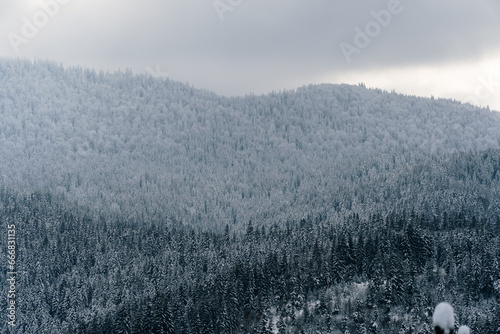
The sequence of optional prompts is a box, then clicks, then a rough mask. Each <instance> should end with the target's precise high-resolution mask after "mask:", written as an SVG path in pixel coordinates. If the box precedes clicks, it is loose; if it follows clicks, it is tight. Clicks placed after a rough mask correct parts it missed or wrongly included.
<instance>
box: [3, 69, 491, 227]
mask: <svg viewBox="0 0 500 334" xmlns="http://www.w3.org/2000/svg"><path fill="white" fill-rule="evenodd" d="M0 119H1V121H0V170H1V174H0V175H1V176H2V178H3V182H4V183H5V184H6V185H8V186H12V187H14V188H16V189H41V190H47V189H48V190H49V191H51V192H53V193H54V194H59V195H64V196H67V198H69V199H70V200H76V201H78V203H79V204H83V205H87V206H92V207H94V208H97V209H104V210H113V211H115V212H117V213H123V214H125V215H128V216H137V217H140V216H141V215H146V216H153V215H156V216H158V217H161V219H163V218H165V217H167V219H168V220H169V221H176V220H181V221H183V222H187V223H193V224H196V226H200V227H201V226H203V227H206V228H213V227H218V228H219V229H222V228H223V227H224V226H225V225H226V224H228V223H229V224H239V225H240V226H241V224H245V223H246V222H248V221H249V220H254V221H259V222H262V223H265V224H267V225H268V226H269V225H271V224H273V223H277V222H286V221H287V220H290V219H291V220H300V219H302V218H306V217H307V216H316V217H317V216H328V217H332V218H333V217H341V216H342V215H344V214H346V212H350V211H355V212H357V213H359V214H362V215H363V214H364V213H367V212H369V213H376V212H379V210H381V209H382V210H385V207H387V204H388V201H390V203H391V204H390V205H391V206H397V207H400V208H406V209H407V210H411V209H413V208H415V207H414V205H417V206H418V208H417V209H418V210H420V209H425V208H426V207H427V206H431V207H434V206H435V205H438V204H439V203H442V197H443V194H445V193H457V196H458V201H460V203H464V201H468V199H466V198H467V197H468V196H472V197H471V198H470V199H471V200H472V201H474V203H476V202H477V201H478V200H479V201H482V198H486V201H485V202H484V203H487V202H488V201H489V204H490V205H489V206H488V205H486V208H489V207H492V208H495V207H498V205H494V204H495V202H494V201H496V200H497V199H496V198H498V197H496V198H495V199H494V198H493V197H491V196H490V195H493V194H494V193H492V192H490V190H488V189H489V188H488V187H489V183H490V182H496V180H497V177H498V175H497V173H496V172H495V173H493V174H491V175H490V176H493V178H491V179H488V180H486V184H482V185H481V186H477V187H476V183H475V181H474V175H451V178H452V179H453V178H455V177H458V180H454V181H452V180H448V179H447V177H448V175H446V174H443V172H444V171H443V170H442V169H436V168H434V167H435V166H437V165H439V164H440V161H439V160H440V159H441V158H442V157H444V156H445V155H448V154H451V153H456V152H466V151H471V152H479V151H482V150H486V149H488V148H499V147H500V131H499V129H500V114H499V113H496V112H491V111H489V110H485V109H477V108H474V107H472V106H469V105H462V104H460V103H457V102H454V101H450V100H436V99H424V98H417V97H411V96H404V95H398V94H395V93H388V92H383V91H380V90H373V89H366V88H365V87H363V86H362V85H360V86H348V85H320V86H309V87H302V88H299V89H297V90H296V91H286V92H280V93H273V94H269V95H265V96H245V97H235V98H225V97H220V96H216V95H215V94H212V93H209V92H206V91H201V90H196V89H194V88H192V87H189V86H187V85H185V84H181V83H177V82H172V81H170V80H168V79H167V80H165V79H161V80H160V79H155V78H153V77H148V76H134V75H132V74H131V73H128V72H126V73H114V74H107V73H102V72H101V73H96V72H94V71H92V70H89V69H81V68H70V69H64V68H63V67H61V66H59V65H57V64H54V63H50V62H37V63H35V64H33V63H31V62H29V61H20V60H1V61H0ZM457 157H459V158H457ZM460 158H464V159H468V157H467V156H456V157H455V158H448V157H444V159H445V161H448V160H447V159H460ZM469 162H470V163H474V161H469ZM466 163H467V161H457V164H462V165H463V164H466ZM411 166H416V167H415V168H416V169H412V168H413V167H411ZM433 166H434V167H433ZM447 166H448V167H446V168H449V167H451V166H450V164H449V163H447ZM419 168H420V169H421V170H422V171H424V172H425V173H427V174H429V173H432V175H428V176H429V177H431V178H439V179H440V183H439V184H438V185H436V184H432V186H430V185H429V184H427V185H426V184H425V182H424V183H423V184H419V182H420V181H419V175H418V173H419V172H418V171H419V170H418V169H419ZM494 168H496V167H494ZM434 173H436V174H435V175H434ZM452 174H453V173H452ZM405 178H406V179H405ZM469 179H470V181H471V182H473V183H474V191H473V192H472V193H468V194H465V193H463V192H464V191H466V192H469V190H470V188H468V185H469V184H465V183H463V182H465V181H466V180H469ZM414 186H417V188H415V187H414ZM464 187H465V188H464ZM393 188H397V189H396V191H394V189H393ZM416 189H418V190H419V192H418V193H416V192H415V191H416ZM464 189H465V190H464ZM484 192H486V193H487V194H483V193H484ZM488 196H489V197H488ZM417 197H418V198H417ZM415 198H417V201H418V202H417V203H414V202H413V200H414V199H415ZM427 199H428V200H429V201H430V203H427V204H426V203H423V202H424V201H426V200H427ZM468 203H469V204H470V203H471V202H468ZM473 206H474V207H476V206H475V205H473ZM438 209H442V208H436V213H439V210H438ZM479 214H484V212H481V213H479Z"/></svg>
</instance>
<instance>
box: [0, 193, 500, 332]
mask: <svg viewBox="0 0 500 334" xmlns="http://www.w3.org/2000/svg"><path fill="white" fill-rule="evenodd" d="M0 196H1V201H0V203H1V205H0V217H1V218H0V219H1V224H2V226H5V225H6V224H16V226H17V233H18V236H17V243H18V259H17V263H18V268H17V271H18V272H19V275H18V287H17V290H18V299H17V302H18V314H17V316H18V326H17V327H16V328H15V330H12V329H9V328H7V325H6V324H5V323H4V324H2V326H4V327H3V328H2V332H3V333H8V332H9V330H10V332H11V333H273V332H276V331H278V332H279V333H346V332H350V333H368V332H369V333H399V332H401V333H408V332H411V333H429V332H430V330H431V329H430V327H429V325H430V317H431V315H432V310H433V307H434V306H435V305H436V304H437V303H438V302H440V301H442V300H447V301H449V302H450V303H452V304H453V305H454V307H455V310H456V313H457V317H458V321H457V323H461V324H468V325H469V326H470V327H471V328H472V330H473V332H475V333H497V332H498V328H499V326H500V322H499V319H500V308H499V305H500V304H499V302H500V268H499V259H500V246H499V245H500V240H499V239H500V219H499V218H498V217H497V218H496V219H478V218H476V217H475V216H471V215H469V214H468V213H467V212H461V213H459V214H446V213H443V214H442V215H440V216H432V217H429V216H426V215H417V214H414V213H411V212H409V213H403V214H389V215H386V216H379V215H373V216H371V217H370V218H369V219H366V220H365V219H360V218H359V217H358V216H357V215H351V216H348V217H345V219H344V220H343V221H342V222H341V223H332V222H329V221H328V220H327V219H324V218H323V217H317V218H310V219H304V220H301V221H299V222H289V223H288V224H286V226H281V227H280V226H276V225H274V226H271V227H266V226H264V225H262V226H261V225H260V224H259V223H258V222H247V223H245V224H246V230H245V231H244V232H237V231H236V230H234V231H233V230H232V228H231V227H229V226H228V227H227V228H226V229H225V231H224V232H222V233H215V232H206V231H198V230H196V229H194V228H193V227H190V226H185V225H183V224H182V223H181V222H175V223H172V224H159V223H156V222H148V221H147V220H145V221H136V220H134V219H126V218H120V217H119V216H118V215H115V214H101V213H95V212H93V211H89V210H84V209H81V208H80V209H78V208H76V207H72V206H71V205H68V204H64V203H62V202H61V201H60V200H58V199H56V198H54V197H53V196H51V195H50V194H40V193H29V194H25V195H22V196H21V195H18V194H14V193H13V192H10V191H8V190H6V189H1V191H0ZM1 248H2V250H5V249H6V239H5V238H2V240H1ZM0 275H1V276H2V281H4V278H5V277H4V276H5V272H3V271H2V273H1V274H0ZM5 307H6V306H5V303H2V304H1V308H2V309H1V311H2V313H4V312H5ZM4 314H5V313H4Z"/></svg>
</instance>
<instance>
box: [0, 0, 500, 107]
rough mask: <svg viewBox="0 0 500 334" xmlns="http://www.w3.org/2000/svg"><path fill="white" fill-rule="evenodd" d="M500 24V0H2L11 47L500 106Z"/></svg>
mask: <svg viewBox="0 0 500 334" xmlns="http://www.w3.org/2000/svg"><path fill="white" fill-rule="evenodd" d="M43 3H45V4H49V5H46V6H42V5H41V4H43ZM50 3H52V5H50ZM54 3H56V4H57V6H54ZM43 7H45V10H44V9H43ZM57 7H59V8H57ZM47 13H48V14H47ZM499 31H500V1H498V0H481V1H471V0H439V1H435V0H413V1H412V0H400V1H398V0H359V1H356V0H301V1H299V0H217V1H214V0H141V1H139V0H114V1H111V0H41V1H40V0H2V1H1V2H0V55H1V56H4V57H29V58H39V59H50V60H55V61H58V62H61V63H63V64H64V65H82V66H86V67H93V68H96V69H106V70H110V71H114V70H117V69H122V70H123V69H125V68H130V69H132V70H133V71H134V72H135V73H145V72H150V73H151V74H153V75H160V76H165V75H168V76H169V77H170V78H171V79H174V80H179V81H183V82H189V83H191V84H193V85H194V86H195V87H199V88H208V89H210V90H213V91H215V92H217V93H220V94H224V95H235V94H246V93H255V94H260V93H267V92H270V91H272V90H282V89H292V88H296V87H299V86H302V85H306V84H310V83H324V82H328V83H343V82H346V83H352V84H357V83H359V82H364V83H365V84H366V85H367V86H369V87H379V88H383V89H387V90H392V89H395V90H396V91H398V92H402V93H407V94H415V95H421V96H430V95H434V96H436V97H449V98H455V99H458V100H461V101H470V102H472V103H474V104H480V105H483V106H486V105H490V107H491V108H493V109H496V110H500V34H499V33H498V32H499Z"/></svg>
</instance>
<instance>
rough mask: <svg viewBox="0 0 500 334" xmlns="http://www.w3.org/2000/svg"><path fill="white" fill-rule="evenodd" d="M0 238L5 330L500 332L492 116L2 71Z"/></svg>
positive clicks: (497, 134)
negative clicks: (11, 320)
mask: <svg viewBox="0 0 500 334" xmlns="http://www.w3.org/2000/svg"><path fill="white" fill-rule="evenodd" d="M0 224H1V225H2V231H7V229H8V226H12V225H15V230H16V259H15V263H16V270H17V273H18V274H17V281H16V284H17V285H16V303H17V304H16V317H17V326H16V327H11V326H9V325H8V324H7V322H3V323H2V325H1V326H2V327H1V329H0V331H1V332H2V333H50V334H52V333H103V334H104V333H179V334H184V333H185V334H188V333H192V334H195V333H207V334H209V333H214V334H215V333H217V334H219V333H220V334H222V333H245V334H246V333H306V334H309V333H314V334H316V333H430V332H431V330H432V329H431V317H432V312H433V310H434V307H435V305H436V304H437V303H439V302H441V301H448V302H449V303H451V304H452V305H453V307H454V308H455V312H456V316H457V326H458V325H460V324H467V325H468V326H469V327H470V328H471V329H472V333H499V332H500V306H499V305H500V266H499V262H500V240H499V239H500V114H499V113H497V112H494V111H491V110H489V109H488V108H476V107H473V106H471V105H468V104H461V103H458V102H456V101H452V100H444V99H434V98H431V99H427V98H419V97H415V96H406V95H401V94H396V93H394V92H392V93H390V92H386V91H382V90H378V89H367V88H366V87H365V86H364V85H358V86H349V85H315V86H307V87H301V88H298V89H296V90H293V91H283V92H273V93H270V94H267V95H262V96H255V95H248V96H244V97H222V96H217V95H216V94H213V93H211V92H208V91H204V90H198V89H195V88H193V87H190V86H189V85H187V84H181V83H178V82H174V81H171V80H168V79H157V78H153V77H151V76H145V75H133V74H132V73H130V72H129V71H126V72H118V73H103V72H96V71H93V70H90V69H82V68H64V67H62V66H60V65H57V64H55V63H51V62H34V63H33V62H30V61H24V60H5V59H1V60H0ZM9 245H10V244H9V243H8V239H7V235H5V236H4V237H2V238H0V249H1V250H2V255H7V254H9V253H8V251H9V248H8V247H9ZM4 263H5V264H6V263H7V262H4ZM0 277H1V278H2V282H5V281H6V279H7V271H6V270H2V271H1V272H0ZM6 289H7V288H6V287H5V291H6ZM5 300H6V298H5V297H3V301H2V303H0V310H1V312H2V314H7V303H6V302H5Z"/></svg>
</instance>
